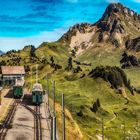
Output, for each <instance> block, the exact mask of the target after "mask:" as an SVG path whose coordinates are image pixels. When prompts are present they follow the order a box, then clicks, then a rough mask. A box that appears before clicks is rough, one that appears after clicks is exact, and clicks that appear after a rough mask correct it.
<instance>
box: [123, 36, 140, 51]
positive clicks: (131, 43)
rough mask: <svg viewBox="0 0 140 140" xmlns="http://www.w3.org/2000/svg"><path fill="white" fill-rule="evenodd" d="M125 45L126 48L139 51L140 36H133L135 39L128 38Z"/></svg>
mask: <svg viewBox="0 0 140 140" xmlns="http://www.w3.org/2000/svg"><path fill="white" fill-rule="evenodd" d="M125 45H126V49H128V50H133V51H136V52H139V51H140V37H138V38H135V39H128V40H127V41H126V44H125Z"/></svg>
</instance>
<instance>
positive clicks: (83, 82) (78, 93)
mask: <svg viewBox="0 0 140 140" xmlns="http://www.w3.org/2000/svg"><path fill="white" fill-rule="evenodd" d="M123 51H124V50H123V49H119V48H118V49H114V48H113V47H111V46H106V45H105V47H101V48H94V49H93V48H89V49H88V50H87V51H86V52H85V53H83V54H82V55H81V56H78V57H77V58H74V59H76V60H80V61H81V62H84V61H86V62H91V63H92V66H91V67H85V66H81V68H82V69H83V71H82V72H79V73H77V74H74V73H73V72H67V71H65V70H64V69H65V67H66V65H67V59H68V57H69V53H68V45H66V44H61V43H59V42H54V43H43V44H42V45H41V46H40V47H39V48H38V49H37V50H36V55H37V57H38V58H40V59H41V58H46V59H47V60H48V61H50V57H51V56H53V57H54V60H55V62H56V63H58V64H60V65H62V67H63V68H62V69H61V70H57V71H56V72H54V70H53V68H51V67H50V65H48V64H45V65H44V66H43V68H42V69H40V71H39V78H40V82H41V83H42V84H43V85H44V87H45V88H46V80H45V79H44V78H45V77H46V75H47V74H48V75H49V79H50V81H51V80H55V81H56V98H57V102H58V103H61V93H65V103H66V108H67V109H68V110H69V111H70V112H71V114H72V116H73V119H74V121H75V122H76V124H78V125H79V127H80V130H81V132H82V134H83V136H84V137H83V138H82V139H87V140H88V139H95V140H96V139H97V137H100V136H101V123H102V118H103V120H104V127H105V130H104V132H105V138H108V139H111V140H119V139H120V138H123V123H124V122H126V135H127V136H128V137H130V136H131V137H134V136H135V135H136V137H137V139H138V137H139V135H140V133H139V129H138V128H137V127H138V120H139V116H140V95H138V94H137V93H135V96H132V95H131V94H130V92H129V91H128V90H127V89H126V93H127V96H128V98H129V103H127V100H126V99H125V98H123V96H122V95H120V94H118V92H117V91H116V90H115V89H112V88H111V85H110V84H109V83H108V82H105V81H103V80H102V79H100V78H98V79H92V78H90V77H89V76H88V73H89V72H90V70H91V69H92V68H95V67H96V66H99V65H104V66H106V65H110V66H120V63H119V61H120V57H121V54H122V52H123ZM14 55H17V56H20V57H21V58H22V60H21V61H20V63H19V64H20V65H25V61H26V65H29V66H30V67H31V66H32V67H35V63H36V62H35V63H31V62H30V57H29V50H28V48H26V51H25V50H23V51H20V52H19V53H18V52H17V53H14ZM11 56H12V57H13V55H11ZM11 56H9V57H8V56H7V55H6V56H3V57H0V60H8V59H10V58H11ZM14 57H15V56H14ZM10 61H11V64H12V60H10ZM37 63H38V65H39V66H40V65H42V64H41V63H40V62H37ZM74 67H76V66H75V65H74ZM125 72H126V74H127V77H128V78H129V79H130V81H131V83H132V85H133V86H135V87H140V84H139V75H140V71H139V68H135V69H127V70H125ZM31 73H32V72H31V71H30V72H29V75H27V78H26V80H27V81H26V82H27V83H28V84H31V82H33V81H34V80H35V75H34V76H33V80H31ZM33 73H34V72H33ZM84 73H85V74H86V76H85V77H84V78H80V77H81V76H82V75H83V74H84ZM34 74H35V73H34ZM50 87H51V84H50ZM29 88H30V86H29ZM97 99H99V100H100V104H101V107H100V108H99V110H98V111H97V112H96V113H94V112H92V111H91V109H90V108H91V107H92V105H93V103H94V102H95V101H96V100H97ZM80 111H82V116H78V114H77V113H79V112H80ZM59 120H60V118H59ZM67 123H68V124H69V125H70V121H69V119H67ZM72 128H73V127H71V129H70V130H69V131H71V132H73V130H72ZM60 132H61V130H60ZM68 133H69V132H67V135H69V134H68ZM77 135H78V134H77ZM74 137H75V136H74V135H73V138H74Z"/></svg>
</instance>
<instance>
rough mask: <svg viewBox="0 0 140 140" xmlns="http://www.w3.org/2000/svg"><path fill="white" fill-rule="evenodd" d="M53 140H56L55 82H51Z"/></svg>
mask: <svg viewBox="0 0 140 140" xmlns="http://www.w3.org/2000/svg"><path fill="white" fill-rule="evenodd" d="M52 84H53V90H52V93H53V140H56V114H55V113H56V112H55V81H53V83H52Z"/></svg>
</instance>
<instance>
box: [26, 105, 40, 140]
mask: <svg viewBox="0 0 140 140" xmlns="http://www.w3.org/2000/svg"><path fill="white" fill-rule="evenodd" d="M23 106H24V107H25V108H26V109H27V110H29V111H30V112H31V113H32V114H33V116H34V140H42V124H41V113H40V106H34V109H32V108H30V107H29V106H27V105H23Z"/></svg>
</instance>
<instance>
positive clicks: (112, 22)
mask: <svg viewBox="0 0 140 140" xmlns="http://www.w3.org/2000/svg"><path fill="white" fill-rule="evenodd" d="M139 33H140V15H139V14H137V13H136V12H134V11H132V10H130V9H129V8H126V7H124V6H123V5H121V4H120V3H117V4H114V3H113V4H110V5H109V6H108V7H107V8H106V10H105V13H104V14H103V16H102V18H101V19H100V20H99V21H98V22H96V23H95V24H88V23H82V24H76V25H75V26H73V27H71V28H70V29H69V31H68V32H67V33H65V34H64V35H63V36H62V37H61V38H60V41H62V42H68V43H69V45H70V48H71V50H74V51H76V52H77V55H79V54H81V53H82V52H83V51H85V50H86V49H87V48H89V47H97V46H104V45H103V43H104V44H106V43H107V44H111V45H112V46H115V47H124V46H125V42H126V41H127V40H128V39H129V38H136V37H138V36H139V35H140V34H139Z"/></svg>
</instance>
